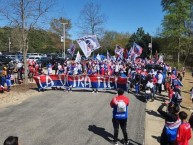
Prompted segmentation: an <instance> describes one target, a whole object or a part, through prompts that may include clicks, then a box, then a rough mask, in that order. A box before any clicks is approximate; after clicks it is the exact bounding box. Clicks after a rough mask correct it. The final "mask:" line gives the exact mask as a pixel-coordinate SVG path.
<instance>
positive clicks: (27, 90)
mask: <svg viewBox="0 0 193 145" xmlns="http://www.w3.org/2000/svg"><path fill="white" fill-rule="evenodd" d="M40 93H41V92H38V91H37V85H36V84H35V83H29V84H26V85H25V84H20V85H15V86H12V87H11V91H10V92H4V93H2V94H0V108H3V107H6V106H9V105H14V104H20V103H22V102H23V101H24V100H26V99H28V98H30V97H33V96H36V95H38V94H40Z"/></svg>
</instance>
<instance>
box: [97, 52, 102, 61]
mask: <svg viewBox="0 0 193 145" xmlns="http://www.w3.org/2000/svg"><path fill="white" fill-rule="evenodd" d="M96 59H97V60H100V61H101V57H100V55H99V53H98V54H97V56H96Z"/></svg>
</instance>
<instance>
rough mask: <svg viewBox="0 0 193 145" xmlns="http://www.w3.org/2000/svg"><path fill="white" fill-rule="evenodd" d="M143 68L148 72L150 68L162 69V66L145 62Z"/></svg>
mask: <svg viewBox="0 0 193 145" xmlns="http://www.w3.org/2000/svg"><path fill="white" fill-rule="evenodd" d="M145 69H146V70H147V71H148V72H150V71H151V70H152V69H154V70H155V71H157V70H162V71H163V67H161V66H160V65H159V64H147V65H146V66H145Z"/></svg>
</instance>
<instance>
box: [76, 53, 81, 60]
mask: <svg viewBox="0 0 193 145" xmlns="http://www.w3.org/2000/svg"><path fill="white" fill-rule="evenodd" d="M80 61H81V55H80V53H79V51H78V52H77V54H76V59H75V62H80Z"/></svg>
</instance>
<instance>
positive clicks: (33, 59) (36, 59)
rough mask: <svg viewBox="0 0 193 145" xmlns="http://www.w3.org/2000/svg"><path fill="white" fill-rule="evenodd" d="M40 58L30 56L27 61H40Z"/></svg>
mask: <svg viewBox="0 0 193 145" xmlns="http://www.w3.org/2000/svg"><path fill="white" fill-rule="evenodd" d="M39 59H40V57H29V58H28V59H27V61H28V62H32V61H35V62H36V61H38V60H39Z"/></svg>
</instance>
